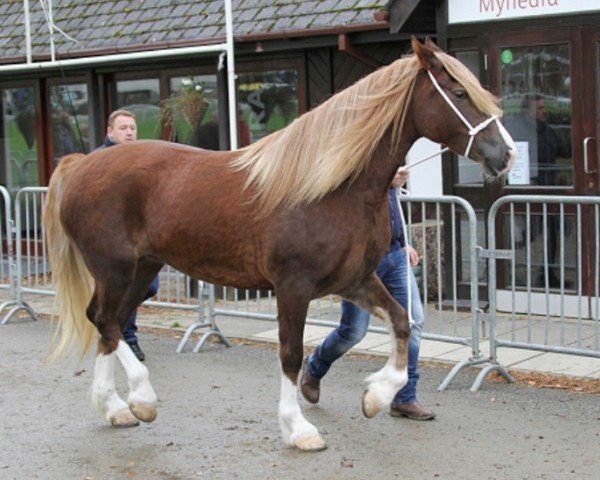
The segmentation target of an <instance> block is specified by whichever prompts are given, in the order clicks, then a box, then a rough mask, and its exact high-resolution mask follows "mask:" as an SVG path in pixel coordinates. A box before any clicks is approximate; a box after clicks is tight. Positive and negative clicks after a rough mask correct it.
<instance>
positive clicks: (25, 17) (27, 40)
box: [23, 0, 31, 64]
mask: <svg viewBox="0 0 600 480" xmlns="http://www.w3.org/2000/svg"><path fill="white" fill-rule="evenodd" d="M23 23H24V24H25V57H26V59H27V63H28V64H30V63H31V25H30V22H29V0H23Z"/></svg>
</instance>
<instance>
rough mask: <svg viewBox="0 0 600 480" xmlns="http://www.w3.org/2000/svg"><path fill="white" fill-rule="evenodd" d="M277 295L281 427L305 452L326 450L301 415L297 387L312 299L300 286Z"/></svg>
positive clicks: (315, 430)
mask: <svg viewBox="0 0 600 480" xmlns="http://www.w3.org/2000/svg"><path fill="white" fill-rule="evenodd" d="M276 295H277V309H278V320H279V358H280V361H281V370H282V372H281V396H280V399H279V426H280V428H281V432H282V434H283V439H284V441H285V442H286V443H287V444H289V445H294V446H295V447H297V448H299V449H300V450H305V451H318V450H323V449H325V448H327V446H326V444H325V441H324V440H323V438H322V437H321V436H320V435H319V432H318V430H317V428H316V427H315V426H314V425H312V424H311V423H309V422H308V421H307V420H306V419H305V418H304V416H303V415H302V411H301V410H300V405H299V404H298V389H297V386H296V381H297V380H298V374H299V373H300V368H301V367H302V356H303V341H302V337H303V333H304V323H305V322H306V312H307V310H308V304H309V301H310V299H309V298H306V295H305V294H304V293H303V289H301V288H298V289H296V288H286V289H276Z"/></svg>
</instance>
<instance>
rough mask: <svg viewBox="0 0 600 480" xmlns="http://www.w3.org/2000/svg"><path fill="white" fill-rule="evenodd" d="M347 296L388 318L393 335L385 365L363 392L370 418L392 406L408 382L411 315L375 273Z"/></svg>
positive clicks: (369, 378)
mask: <svg viewBox="0 0 600 480" xmlns="http://www.w3.org/2000/svg"><path fill="white" fill-rule="evenodd" d="M345 297H346V298H347V299H348V300H350V301H351V302H353V303H355V304H357V305H358V306H360V307H361V308H362V309H364V310H366V311H368V312H370V313H371V314H373V315H375V316H377V317H379V318H382V319H384V320H386V321H387V322H388V325H389V329H390V335H391V337H392V350H391V352H390V357H389V359H388V361H387V363H386V365H385V366H384V367H383V368H382V369H381V370H379V371H377V372H375V373H373V374H371V375H369V376H368V377H367V378H366V381H367V382H368V383H369V385H368V387H367V389H366V391H365V393H364V395H363V401H362V410H363V414H364V415H365V417H367V418H371V417H374V416H375V415H377V413H378V412H379V411H380V410H382V409H384V408H389V406H390V404H391V403H392V400H393V399H394V396H395V395H396V393H397V392H398V390H400V389H401V388H402V387H404V386H405V385H406V383H407V382H408V369H407V364H408V338H409V336H410V325H409V322H408V315H407V313H406V310H405V309H404V308H403V307H402V306H401V305H400V304H399V303H398V302H396V300H394V298H393V297H392V296H391V295H390V293H389V292H388V290H387V289H386V288H385V287H384V286H383V284H382V283H381V281H380V280H379V278H377V276H376V275H375V274H374V273H373V274H372V275H371V276H370V277H368V278H367V280H365V281H364V282H363V283H362V284H361V285H360V287H359V288H358V289H356V290H354V291H353V292H352V293H351V294H349V295H345Z"/></svg>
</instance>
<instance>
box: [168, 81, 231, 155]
mask: <svg viewBox="0 0 600 480" xmlns="http://www.w3.org/2000/svg"><path fill="white" fill-rule="evenodd" d="M169 87H170V88H169V90H170V92H171V96H170V97H169V99H168V100H167V102H168V103H169V110H170V112H172V113H171V116H172V119H171V120H170V122H172V124H171V125H170V131H171V134H170V136H171V140H173V141H175V142H178V143H185V144H186V145H193V146H195V147H201V148H206V149H208V150H219V104H218V96H217V76H216V75H193V76H186V77H173V78H171V79H170V82H169ZM164 108H165V107H164V104H163V109H164Z"/></svg>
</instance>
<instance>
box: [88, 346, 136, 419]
mask: <svg viewBox="0 0 600 480" xmlns="http://www.w3.org/2000/svg"><path fill="white" fill-rule="evenodd" d="M115 357H116V354H115V352H109V353H106V347H105V345H104V343H103V342H102V339H100V340H99V341H98V356H97V357H96V365H95V367H94V380H93V382H92V388H91V395H90V396H91V401H92V405H93V407H94V408H95V409H96V410H98V411H99V412H101V413H103V414H104V415H105V416H106V419H107V420H108V421H109V422H110V423H111V425H113V426H114V427H135V426H137V425H139V424H140V422H139V421H138V419H137V418H136V417H135V416H134V415H133V413H131V410H130V409H129V405H127V403H125V402H124V401H123V400H122V399H121V397H119V395H118V394H117V390H116V387H115V361H116V358H115Z"/></svg>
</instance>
